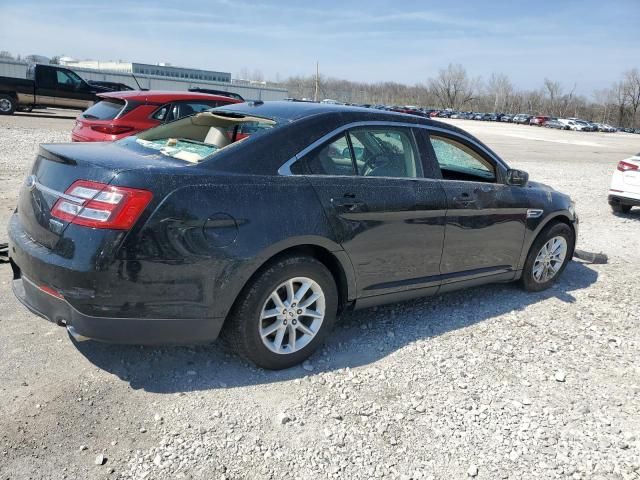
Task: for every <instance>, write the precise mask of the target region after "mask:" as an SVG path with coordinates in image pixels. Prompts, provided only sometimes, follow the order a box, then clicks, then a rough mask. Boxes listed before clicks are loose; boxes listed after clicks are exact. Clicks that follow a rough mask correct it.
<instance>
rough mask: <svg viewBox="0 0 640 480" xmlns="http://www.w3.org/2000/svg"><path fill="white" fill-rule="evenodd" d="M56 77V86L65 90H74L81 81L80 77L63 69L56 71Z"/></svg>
mask: <svg viewBox="0 0 640 480" xmlns="http://www.w3.org/2000/svg"><path fill="white" fill-rule="evenodd" d="M56 79H57V81H58V86H59V87H62V88H64V89H66V90H75V89H76V88H78V87H79V86H80V83H81V81H80V77H77V76H74V75H71V73H70V72H65V71H64V70H57V71H56Z"/></svg>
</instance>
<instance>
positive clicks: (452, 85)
mask: <svg viewBox="0 0 640 480" xmlns="http://www.w3.org/2000/svg"><path fill="white" fill-rule="evenodd" d="M477 83H478V82H477V81H475V82H474V81H473V80H471V79H470V78H469V76H468V75H467V71H466V70H465V69H464V67H463V66H462V65H453V64H449V66H448V67H447V68H446V69H445V70H440V72H438V75H437V76H436V78H433V79H430V80H429V88H430V89H431V90H432V91H433V93H434V94H435V96H436V97H437V99H438V100H439V101H440V104H441V105H442V106H443V107H447V108H454V109H460V108H462V106H463V105H466V104H467V103H469V102H471V101H472V100H473V99H474V94H475V88H476V86H477Z"/></svg>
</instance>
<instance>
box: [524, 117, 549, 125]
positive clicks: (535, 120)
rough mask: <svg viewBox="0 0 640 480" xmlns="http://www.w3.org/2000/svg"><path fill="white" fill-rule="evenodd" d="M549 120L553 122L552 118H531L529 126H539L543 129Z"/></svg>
mask: <svg viewBox="0 0 640 480" xmlns="http://www.w3.org/2000/svg"><path fill="white" fill-rule="evenodd" d="M549 120H551V118H550V117H547V116H545V115H536V116H535V117H531V119H530V120H529V125H537V126H539V127H542V126H544V124H545V123H547V122H548V121H549Z"/></svg>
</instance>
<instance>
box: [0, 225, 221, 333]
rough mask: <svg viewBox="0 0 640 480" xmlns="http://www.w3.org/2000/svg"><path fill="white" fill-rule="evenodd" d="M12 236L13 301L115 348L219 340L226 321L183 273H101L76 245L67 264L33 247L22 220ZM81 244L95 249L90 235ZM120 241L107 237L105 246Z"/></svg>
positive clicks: (58, 256) (122, 264) (106, 270)
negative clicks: (91, 244)
mask: <svg viewBox="0 0 640 480" xmlns="http://www.w3.org/2000/svg"><path fill="white" fill-rule="evenodd" d="M105 232H106V231H105ZM105 232H101V233H105ZM8 234H9V257H10V260H11V267H12V269H13V285H12V287H13V291H14V294H15V295H16V297H17V298H18V300H19V301H20V302H21V303H22V304H24V305H25V306H26V307H27V308H28V309H29V310H31V311H32V312H34V313H35V314H37V315H39V316H41V317H43V318H45V319H47V320H49V321H51V322H54V323H57V324H59V325H66V326H67V327H71V328H72V329H73V331H74V332H75V333H77V334H79V335H82V336H84V337H88V338H93V339H96V340H101V341H106V342H112V343H127V344H154V345H157V344H181V345H187V344H197V343H209V342H211V341H213V340H215V339H216V338H217V337H218V334H219V332H220V329H221V328H222V324H223V322H224V317H225V316H224V315H220V314H216V313H215V312H212V311H211V310H212V309H209V308H207V307H206V305H205V304H204V302H205V301H206V299H208V298H209V297H206V298H205V297H203V298H200V296H199V292H200V291H202V290H203V288H201V287H200V284H198V283H189V282H185V281H184V279H183V281H182V282H181V281H179V280H180V279H181V278H182V277H181V275H182V276H184V272H183V271H181V270H178V267H179V266H170V271H165V270H164V267H165V265H160V267H161V269H160V270H151V271H150V272H149V273H148V274H144V270H145V268H140V267H138V268H137V269H136V270H135V272H136V274H137V275H138V276H137V277H133V278H128V277H130V276H131V275H128V274H127V270H128V269H129V267H130V265H129V263H131V262H129V263H128V262H126V261H119V262H114V265H115V266H114V267H112V268H96V266H95V264H96V262H98V260H96V257H95V254H94V252H95V248H93V247H92V248H88V250H87V251H86V252H85V251H84V250H83V244H82V243H81V242H78V243H73V251H74V252H75V255H74V256H73V257H70V258H65V257H64V256H63V255H61V254H60V253H59V252H58V253H55V252H53V251H52V250H50V249H48V248H46V247H44V246H43V245H40V244H38V243H36V242H34V241H33V240H31V239H30V237H29V236H28V235H27V234H26V233H25V232H24V230H23V229H22V226H21V224H20V221H19V219H18V215H17V214H14V215H13V216H12V218H11V220H10V221H9V229H8ZM82 238H85V239H86V241H85V242H84V244H86V245H89V243H90V242H89V240H91V238H90V237H89V236H88V234H86V233H85V236H83V237H82ZM67 240H69V241H70V240H71V239H70V238H67ZM114 242H115V240H114V239H113V238H111V237H105V238H101V239H100V243H99V244H104V245H106V246H108V245H110V244H112V243H114ZM106 248H107V247H105V249H106ZM98 263H99V262H98ZM118 267H122V271H119V270H118ZM186 267H188V268H190V269H193V265H187V266H186ZM154 278H155V279H157V281H156V282H154V281H153V279H154ZM141 279H144V281H142V280H141ZM47 290H49V292H50V293H49V292H47Z"/></svg>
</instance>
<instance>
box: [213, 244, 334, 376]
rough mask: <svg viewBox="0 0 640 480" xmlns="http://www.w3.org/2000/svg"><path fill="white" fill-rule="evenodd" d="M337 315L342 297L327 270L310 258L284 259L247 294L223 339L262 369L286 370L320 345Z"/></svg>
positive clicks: (250, 286)
mask: <svg viewBox="0 0 640 480" xmlns="http://www.w3.org/2000/svg"><path fill="white" fill-rule="evenodd" d="M337 309H338V292H337V288H336V284H335V281H334V279H333V276H332V275H331V272H330V271H329V270H328V269H327V267H325V266H324V265H323V264H322V263H320V262H319V261H317V260H315V259H314V258H312V257H306V256H291V257H286V258H283V259H281V260H278V261H276V262H274V263H273V264H271V265H270V266H268V267H267V268H265V269H264V270H262V271H261V272H260V273H259V274H258V276H257V277H256V278H254V279H253V280H252V281H251V283H250V284H249V285H248V286H247V288H245V290H244V291H243V292H242V294H241V297H240V298H239V299H238V301H237V303H236V305H235V306H234V308H233V311H232V313H231V316H230V318H229V319H228V320H227V324H226V325H225V327H224V329H223V332H222V337H223V340H224V341H225V343H226V344H227V345H228V346H229V347H231V348H232V349H233V350H235V351H236V352H237V353H238V354H240V355H241V356H243V357H244V358H246V359H248V360H250V361H252V362H253V363H255V364H256V365H257V366H259V367H263V368H268V369H273V370H278V369H282V368H288V367H291V366H293V365H296V364H298V363H300V362H302V361H303V360H305V359H306V358H308V357H309V356H310V355H311V354H312V353H313V352H314V351H315V350H316V349H317V348H318V347H319V346H320V345H321V344H322V342H323V340H324V338H325V337H326V335H327V333H328V332H329V331H330V330H331V327H332V326H333V323H334V322H335V318H336V312H337Z"/></svg>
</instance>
